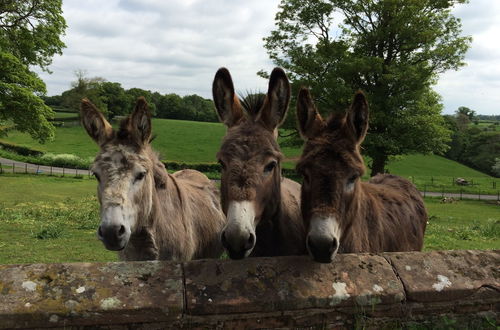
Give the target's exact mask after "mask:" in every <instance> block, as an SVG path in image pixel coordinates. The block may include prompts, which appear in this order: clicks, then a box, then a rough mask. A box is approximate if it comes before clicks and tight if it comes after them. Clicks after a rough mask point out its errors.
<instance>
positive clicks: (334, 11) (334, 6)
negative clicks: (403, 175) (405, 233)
mask: <svg viewBox="0 0 500 330" xmlns="http://www.w3.org/2000/svg"><path fill="white" fill-rule="evenodd" d="M464 2H466V0H282V1H281V3H280V6H279V11H278V13H277V14H276V26H275V27H276V29H275V30H274V31H272V32H271V34H270V35H269V36H268V37H266V38H264V42H265V44H264V46H265V48H266V49H267V51H268V54H269V55H270V57H271V59H272V60H273V61H274V62H275V63H276V64H277V65H280V66H282V67H284V68H285V69H286V70H287V71H288V72H289V73H290V79H291V80H292V83H293V85H292V86H293V88H294V89H295V90H296V89H298V88H299V87H300V86H301V85H305V86H309V87H310V88H311V89H312V93H313V95H314V96H315V97H316V102H317V104H318V106H319V108H320V109H319V110H320V111H332V110H333V111H344V110H345V108H346V106H347V105H348V104H349V102H350V98H351V97H352V95H353V92H354V91H355V90H357V89H362V90H364V91H365V92H366V93H367V95H368V98H369V101H370V109H371V112H370V131H369V134H368V136H367V139H366V141H365V143H364V145H363V147H364V150H365V153H366V154H367V155H368V156H370V158H371V159H372V162H371V168H372V175H374V174H376V173H380V172H384V168H385V164H386V162H387V160H388V157H389V156H392V155H399V154H405V153H410V152H424V153H427V152H438V153H440V152H443V151H445V150H446V148H447V146H446V142H447V141H448V140H449V134H450V132H449V130H448V129H446V126H445V124H444V121H443V118H442V116H441V115H440V112H441V110H442V105H441V104H440V97H439V95H438V94H437V93H435V92H434V91H433V90H432V85H433V84H435V82H436V81H437V77H438V75H439V74H440V73H442V72H444V71H447V70H450V69H458V68H459V67H460V66H462V65H464V63H463V58H464V54H465V52H466V51H467V49H468V47H469V45H470V41H471V39H470V37H464V36H461V35H460V33H461V24H460V20H459V19H458V18H456V17H454V16H453V15H452V14H451V9H452V8H453V6H455V5H456V4H458V3H464ZM260 74H261V75H265V73H264V72H260Z"/></svg>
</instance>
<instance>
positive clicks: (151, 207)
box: [81, 98, 225, 261]
mask: <svg viewBox="0 0 500 330" xmlns="http://www.w3.org/2000/svg"><path fill="white" fill-rule="evenodd" d="M81 117H82V123H83V126H84V127H85V129H86V130H87V132H88V133H89V135H90V137H92V138H93V139H94V140H95V141H96V142H97V144H98V145H99V147H100V151H99V153H98V154H97V156H96V158H95V161H94V164H93V165H92V171H93V172H94V173H95V176H96V178H97V180H98V181H99V184H98V188H97V196H98V198H99V203H100V204H101V225H100V226H99V230H98V237H99V239H100V240H101V241H102V242H103V243H104V245H105V246H106V248H107V249H109V250H115V251H120V252H119V256H120V258H121V259H122V260H154V259H162V260H165V259H173V260H179V261H184V260H190V259H197V258H207V257H213V258H216V257H218V256H219V255H220V254H221V253H222V251H223V249H222V246H221V244H220V241H219V235H220V232H221V230H222V228H223V227H224V225H225V217H224V214H223V213H222V210H221V207H220V203H219V196H218V192H217V189H216V187H215V185H214V184H213V182H211V181H210V180H209V179H208V178H207V177H206V176H205V175H204V174H202V173H200V172H197V171H194V170H183V171H179V172H176V173H175V174H169V173H167V171H166V170H165V167H164V165H163V163H162V162H160V160H159V159H158V155H157V154H156V153H155V152H154V151H153V150H152V149H151V146H150V140H151V115H150V113H149V111H148V110H147V104H146V101H145V100H144V98H139V100H138V101H137V104H136V106H135V110H134V112H133V113H132V114H131V115H130V116H129V117H128V118H126V119H125V120H124V121H123V122H122V123H121V126H120V129H119V130H118V131H115V130H114V129H113V128H112V127H111V125H110V124H109V123H108V122H107V121H106V119H105V118H104V117H103V115H102V114H101V113H100V112H99V111H98V110H97V109H96V107H95V106H94V105H93V104H92V103H90V102H89V101H88V100H86V99H84V100H83V101H82V105H81Z"/></svg>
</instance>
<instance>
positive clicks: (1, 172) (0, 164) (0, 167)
mask: <svg viewBox="0 0 500 330" xmlns="http://www.w3.org/2000/svg"><path fill="white" fill-rule="evenodd" d="M0 174H3V168H2V163H0Z"/></svg>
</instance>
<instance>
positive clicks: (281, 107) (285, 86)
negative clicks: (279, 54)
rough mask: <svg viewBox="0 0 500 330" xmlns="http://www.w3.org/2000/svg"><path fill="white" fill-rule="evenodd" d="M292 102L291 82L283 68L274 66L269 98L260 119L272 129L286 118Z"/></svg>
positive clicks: (268, 92) (268, 93)
mask: <svg viewBox="0 0 500 330" xmlns="http://www.w3.org/2000/svg"><path fill="white" fill-rule="evenodd" d="M289 103H290V83H289V82H288V78H287V76H286V74H285V71H283V69H281V68H274V70H273V72H271V77H270V78H269V88H268V90H267V98H266V103H265V104H264V107H263V108H262V110H261V112H260V114H259V119H260V120H261V121H262V122H263V123H264V124H265V125H266V126H267V127H269V128H270V129H271V130H274V129H275V128H276V127H278V126H279V125H280V124H281V123H282V122H283V120H284V119H285V116H286V112H287V111H288V104H289Z"/></svg>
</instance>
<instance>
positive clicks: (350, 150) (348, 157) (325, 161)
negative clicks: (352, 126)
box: [297, 141, 363, 171]
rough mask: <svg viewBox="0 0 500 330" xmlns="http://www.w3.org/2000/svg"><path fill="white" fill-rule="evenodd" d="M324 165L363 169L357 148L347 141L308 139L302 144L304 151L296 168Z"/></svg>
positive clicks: (327, 166)
mask: <svg viewBox="0 0 500 330" xmlns="http://www.w3.org/2000/svg"><path fill="white" fill-rule="evenodd" d="M312 166H315V167H318V166H319V167H325V168H327V170H328V171H329V170H332V169H335V168H339V169H352V168H353V167H354V168H359V170H362V169H363V158H362V157H361V155H360V153H359V151H358V150H357V148H356V147H355V146H354V145H352V144H350V142H349V141H338V142H336V143H331V142H326V141H308V142H307V143H306V145H305V146H304V152H303V154H302V157H301V159H300V161H299V162H298V164H297V167H298V168H302V169H304V168H307V167H312Z"/></svg>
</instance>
